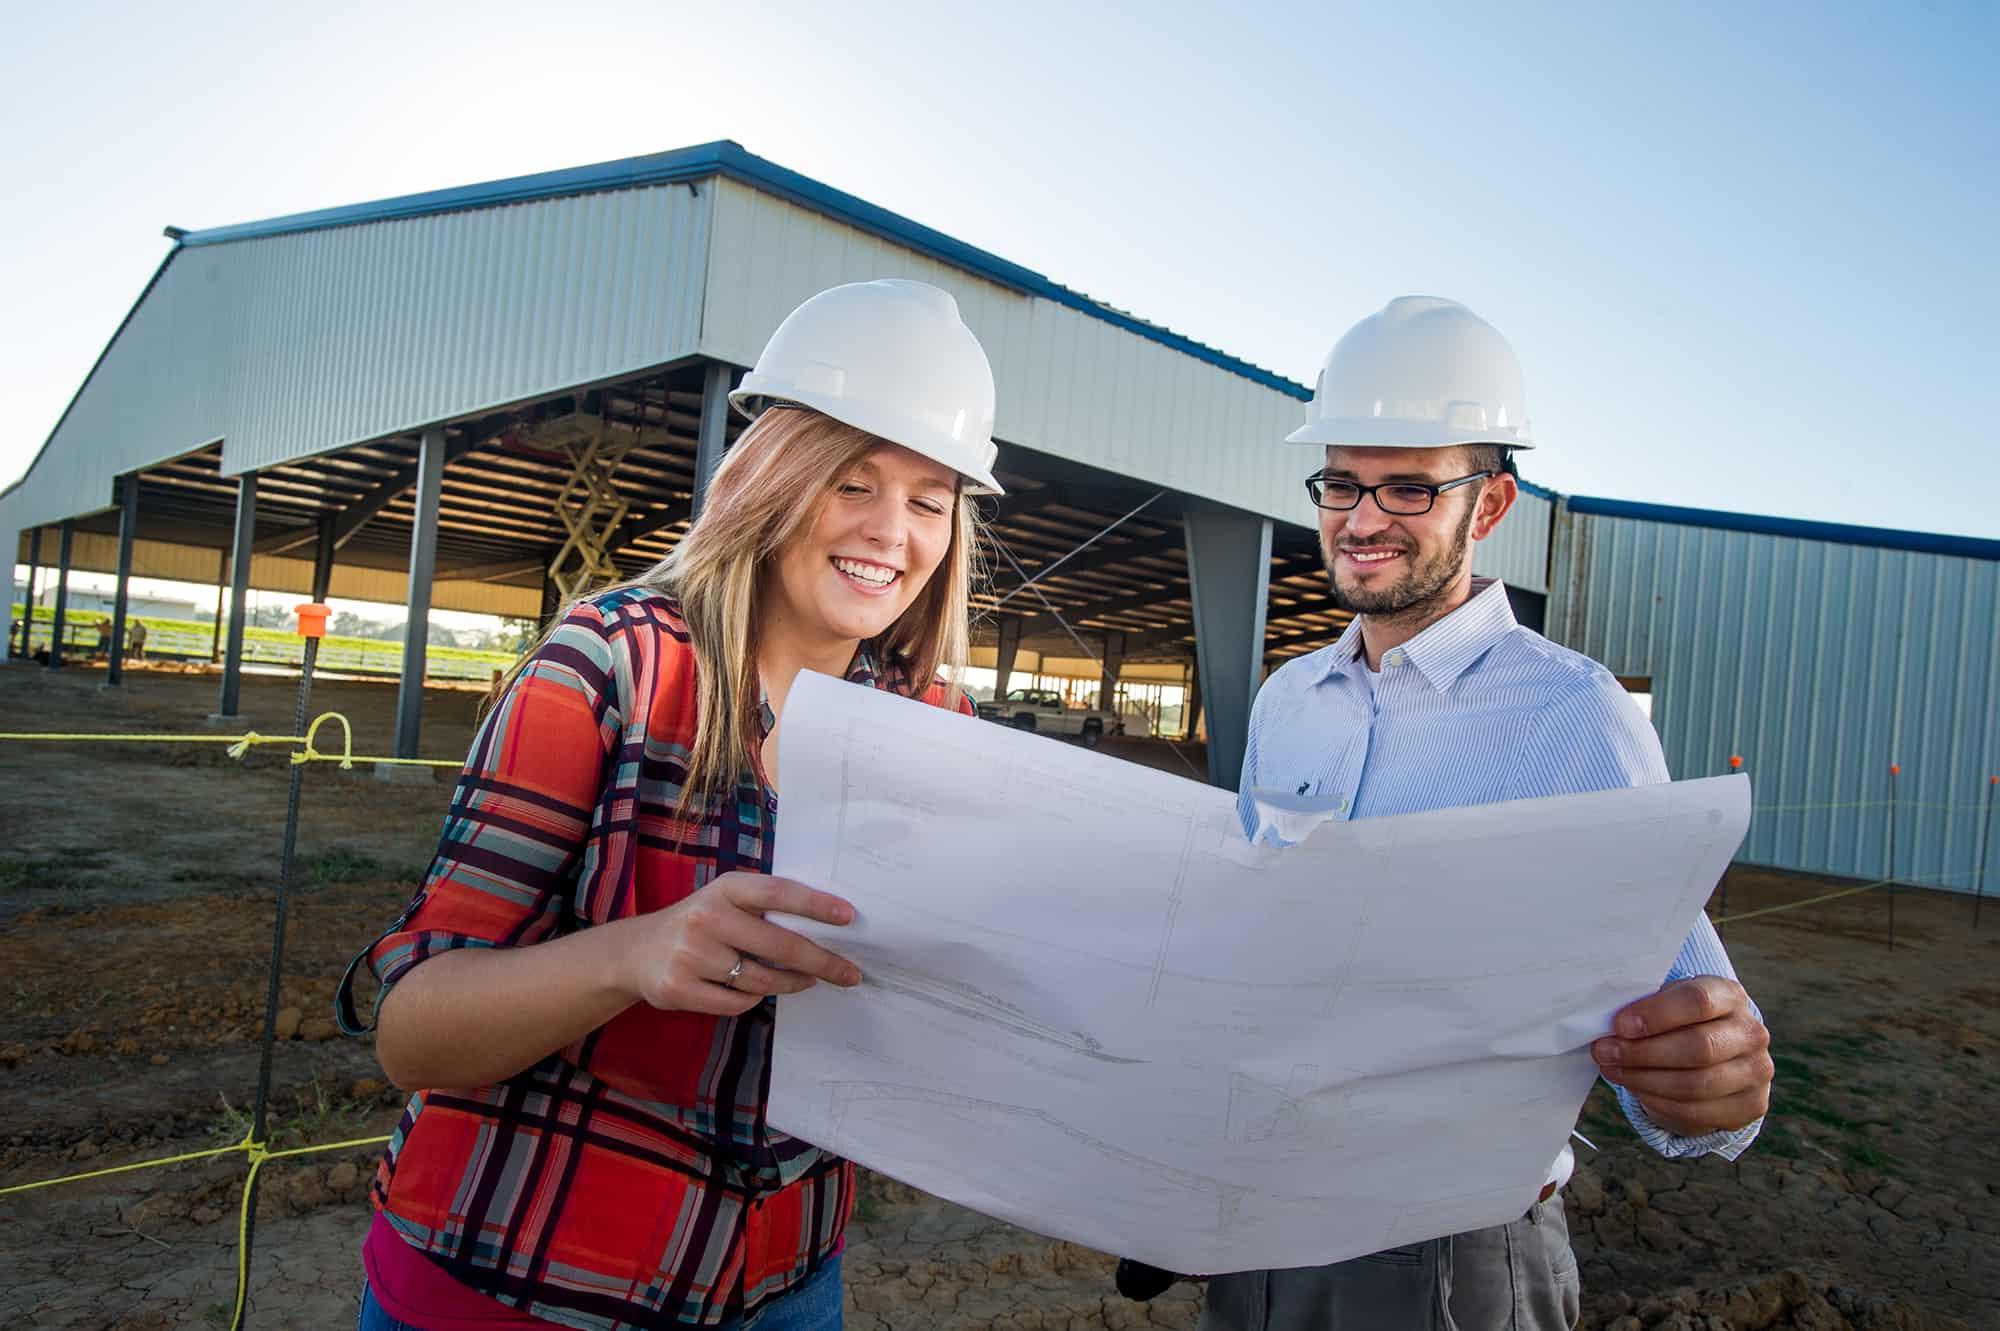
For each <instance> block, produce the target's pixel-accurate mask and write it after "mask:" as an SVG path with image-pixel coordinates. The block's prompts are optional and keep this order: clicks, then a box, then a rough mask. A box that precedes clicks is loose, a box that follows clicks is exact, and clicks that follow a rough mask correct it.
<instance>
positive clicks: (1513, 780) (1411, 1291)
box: [1202, 296, 1771, 1331]
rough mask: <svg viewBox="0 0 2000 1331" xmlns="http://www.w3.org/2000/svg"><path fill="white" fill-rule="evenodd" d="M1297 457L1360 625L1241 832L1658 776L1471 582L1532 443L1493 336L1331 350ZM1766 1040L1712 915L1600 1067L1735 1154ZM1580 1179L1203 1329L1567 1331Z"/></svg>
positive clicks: (1241, 1286)
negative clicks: (1519, 456)
mask: <svg viewBox="0 0 2000 1331" xmlns="http://www.w3.org/2000/svg"><path fill="white" fill-rule="evenodd" d="M1290 441H1291V442H1294V443H1301V444H1312V445H1315V446H1320V447H1323V448H1324V450H1325V457H1324V466H1323V467H1322V468H1321V469H1320V470H1319V471H1317V472H1315V473H1314V474H1313V476H1312V477H1311V478H1310V479H1309V480H1308V481H1307V487H1308V489H1309V491H1310V492H1311V494H1312V497H1313V501H1314V503H1315V504H1317V505H1318V507H1319V510H1320V511H1319V534H1320V549H1321V553H1322V554H1323V555H1324V557H1325V559H1326V565H1327V573H1328V576H1329V578H1330V579H1331V580H1332V583H1333V592H1334V596H1335V598H1336V599H1337V600H1339V601H1340V602H1341V604H1342V605H1344V606H1345V607H1346V608H1348V609H1350V610H1353V611H1354V612H1356V616H1357V617H1356V619H1355V621H1354V622H1353V624H1351V625H1350V626H1349V627H1348V629H1347V631H1346V632H1345V633H1343V634H1342V635H1341V637H1340V639H1339V641H1337V642H1335V643H1334V644H1333V645H1331V646H1329V647H1325V648H1322V649H1321V650H1319V651H1317V652H1314V653H1312V654H1310V655H1308V656H1304V657H1300V658H1299V659H1297V660H1294V661H1290V662H1287V663H1286V664H1285V665H1284V666H1283V667H1281V668H1280V669H1279V670H1278V671H1276V672H1275V673H1274V674H1273V675H1272V676H1271V677H1270V679H1268V680H1267V681H1266V682H1265V684H1264V687H1263V689H1262V690H1261V691H1260V692H1259V694H1258V696H1257V701H1256V704H1255V707H1254V708H1253V710H1252V714H1251V722H1250V743H1249V749H1248V752H1247V753H1246V755H1245V757H1244V762H1243V780H1242V784H1241V790H1242V792H1243V795H1242V801H1243V803H1242V807H1243V816H1244V827H1245V831H1246V832H1247V833H1248V834H1249V835H1251V836H1252V837H1253V838H1260V839H1263V840H1267V841H1269V840H1274V839H1281V838H1278V837H1277V834H1276V830H1275V828H1274V827H1273V826H1272V824H1271V823H1270V822H1269V821H1267V820H1266V819H1265V818H1264V816H1263V814H1262V812H1261V809H1260V804H1259V801H1258V798H1257V796H1258V793H1259V792H1260V791H1265V792H1269V791H1277V792H1283V793H1285V794H1287V795H1292V796H1300V795H1303V796H1317V797H1319V799H1320V800H1322V801H1324V803H1325V805H1326V806H1327V807H1329V808H1332V809H1335V810H1336V811H1337V812H1336V813H1335V814H1334V816H1336V817H1348V818H1373V817H1382V816H1385V815H1390V814H1402V813H1416V812H1421V811H1423V810H1428V809H1438V808H1450V807H1457V806H1462V805H1469V804H1485V803H1492V802H1496V801H1501V800H1514V799H1534V798H1538V797H1542V796H1549V795H1563V794H1574V793H1579V792H1582V791H1590V790H1602V789H1609V788H1614V787H1619V786H1636V785H1645V784H1649V783H1653V782H1661V781H1666V780H1667V779H1668V776H1667V767H1666V760H1665V758H1664V756H1663V755H1662V753H1661V751H1660V744H1659V739H1658V737H1657V736H1656V735H1655V734H1654V733H1653V730H1652V727H1651V726H1650V725H1649V724H1648V723H1647V721H1646V719H1645V717H1644V716H1643V715H1642V714H1641V713H1640V711H1639V709H1638V707H1637V706H1636V705H1635V704H1634V703H1633V702H1632V700H1631V699H1630V698H1629V697H1627V696H1626V695H1625V693H1624V691H1623V690H1622V689H1621V688H1620V687H1619V684H1618V682H1617V680H1615V679H1614V678H1613V677H1612V676H1611V675H1610V674H1609V673H1608V672H1607V671H1606V670H1605V669H1604V668H1603V667H1602V666H1600V665H1598V664H1597V663H1596V662H1594V661H1591V660H1590V659H1589V658H1587V657H1584V656H1581V655H1578V654H1577V653H1575V652H1571V651H1567V650H1565V649H1564V648H1561V647H1558V646H1556V645H1555V644H1553V643H1551V642H1549V641H1548V640H1547V639H1545V638H1543V637H1542V636H1541V635H1540V634H1537V633H1534V632H1531V631H1530V630H1528V629H1525V628H1522V627H1521V626H1519V625H1518V624H1517V623H1515V620H1514V615H1513V612H1512V610H1511V609H1510V607H1509V605H1508V602H1507V595H1506V588H1505V587H1503V586H1501V585H1500V584H1499V583H1498V582H1495V581H1493V580H1491V579H1484V578H1475V577H1473V575H1472V550H1473V546H1474V544H1475V543H1476V542H1478V541H1480V540H1483V539H1485V538H1486V537H1487V536H1489V535H1490V534H1491V533H1492V532H1493V530H1494V528H1495V527H1497V526H1499V524H1500V522H1501V520H1502V519H1503V518H1505V517H1506V516H1507V511H1508V510H1509V509H1510V508H1511V507H1512V506H1513V503H1514V500H1515V498H1516V496H1517V495H1518V493H1519V490H1518V486H1517V483H1516V481H1515V478H1514V474H1513V470H1514V469H1513V463H1512V460H1511V455H1512V453H1513V452H1514V451H1515V450H1517V449H1524V448H1529V447H1532V446H1533V445H1532V441H1531V438H1530V435H1529V431H1528V421H1527V414H1526V410H1525V407H1524V404H1523V401H1522V395H1521V375H1520V369H1519V366H1518V365H1517V363H1516V362H1515V359H1514V354H1513V352H1512V350H1511V349H1509V347H1508V346H1507V343H1506V342H1505V341H1504V340H1503V339H1502V338H1501V336H1500V334H1499V333H1498V332H1496V331H1495V330H1494V329H1493V328H1492V327H1491V326H1490V325H1488V324H1486V323H1485V322H1484V321H1482V320H1480V319H1479V318H1478V317H1477V316H1475V315H1474V314H1473V313H1472V312H1471V311H1470V310H1467V309H1466V308H1465V307H1464V306H1462V305H1459V304H1456V303H1455V302H1452V301H1447V300H1436V299H1432V298H1428V297H1417V296H1406V297H1403V298H1401V299H1399V300H1395V301H1392V302H1390V304H1389V305H1388V306H1387V307H1386V308H1385V309H1383V310H1382V311H1381V312H1380V313H1379V314H1375V315H1373V316H1371V317H1369V318H1367V319H1364V320H1362V321H1361V323H1359V324H1357V325H1356V326H1355V327H1354V328H1353V329H1352V330H1351V331H1349V333H1348V334H1347V336H1346V337H1344V338H1342V339H1341V340H1340V342H1339V343H1338V344H1337V345H1336V346H1335V347H1334V349H1333V351H1332V353H1331V354H1330V355H1329V356H1328V358H1327V362H1326V367H1325V369H1324V370H1323V371H1322V373H1321V375H1320V380H1319V385H1318V388H1317V391H1316V392H1315V393H1314V395H1313V400H1312V403H1311V405H1310V406H1309V407H1308V408H1307V410H1306V423H1305V424H1304V425H1303V426H1302V427H1300V428H1299V429H1298V430H1296V431H1294V432H1293V433H1292V435H1291V436H1290ZM1768 1043H1769V1036H1768V1033H1767V1032H1766V1031H1765V1029H1764V1025H1763V1023H1762V1021H1761V1020H1760V1019H1759V1017H1758V1015H1757V1012H1756V1009H1755V1008H1754V1007H1753V1006H1752V1005H1751V1003H1750V1001H1749V997H1748V995H1746V994H1745V993H1744V991H1743V987H1742V986H1741V985H1739V984H1738V983H1737V982H1736V979H1735V972H1734V970H1733V969H1732V968H1731V966H1730V964H1729V959H1728V957H1727V955H1725V953H1724V952H1723V950H1722V945H1721V942H1720V940H1718V939H1717V937H1716V935H1715V931H1714V929H1713V928H1712V927H1710V925H1709V923H1708V920H1707V918H1706V917H1703V918H1702V919H1701V920H1700V921H1699V922H1698V923H1697V924H1696V926H1695V929H1694V932H1693V933H1692V934H1690V935H1689V937H1688V939H1687V942H1686V943H1685V944H1684V945H1683V947H1682V949H1681V952H1680V955H1679V956H1678V957H1677V958H1676V959H1675V962H1674V966H1673V969H1672V970H1671V972H1670V973H1669V974H1668V977H1667V983H1666V984H1665V986H1664V987H1662V988H1661V989H1660V990H1659V991H1658V992H1657V993H1655V994H1653V995H1651V996H1649V997H1647V998H1644V999H1641V1000H1640V1001H1638V1002H1636V1003H1633V1004H1632V1005H1630V1006H1629V1007H1627V1008H1625V1009H1624V1010H1623V1011H1621V1012H1620V1013H1619V1014H1618V1015H1617V1016H1616V1018H1615V1019H1614V1021H1613V1032H1612V1033H1611V1034H1610V1035H1608V1036H1607V1037H1606V1038H1603V1039H1600V1040H1598V1041H1597V1042H1596V1043H1595V1044H1594V1045H1593V1046H1592V1052H1593V1054H1594V1056H1595V1057H1596V1059H1597V1062H1598V1065H1599V1068H1600V1070H1601V1071H1602V1073H1603V1075H1604V1077H1605V1079H1606V1080H1608V1081H1609V1082H1611V1083H1612V1085H1613V1087H1614V1088H1615V1089H1616V1090H1617V1093H1618V1097H1619V1100H1620V1101H1621V1102H1622V1103H1623V1105H1624V1108H1625V1113H1626V1115H1627V1116H1628V1117H1629V1118H1630V1119H1631V1121H1632V1125H1633V1126H1634V1127H1635V1128H1636V1129H1637V1130H1638V1132H1639V1135H1640V1137H1641V1138H1642V1139H1644V1140H1645V1142H1646V1143H1647V1145H1649V1146H1651V1147H1652V1148H1653V1149H1654V1150H1656V1151H1658V1152H1660V1153H1661V1154H1662V1155H1666V1156H1670V1157H1684V1156H1697V1155H1704V1154H1708V1153H1710V1152H1713V1153H1716V1154H1719V1155H1721V1156H1723V1157H1724V1158H1727V1159H1734V1158H1735V1157H1736V1156H1737V1155H1738V1154H1740V1153H1741V1152H1742V1151H1743V1150H1744V1149H1745V1148H1747V1147H1748V1146H1749V1144H1750V1142H1751V1140H1752V1139H1753V1138H1754V1137H1755V1136H1756V1133H1757V1128H1758V1126H1759V1124H1760V1122H1761V1120H1762V1116H1763V1114H1764V1111H1765V1109H1766V1107H1767V1105H1768V1104H1769V1098H1770V1081H1771V1060H1770V1057H1769V1055H1768V1053H1767V1052H1766V1046H1767V1045H1768ZM1571 1163H1572V1157H1571V1155H1570V1153H1569V1151H1568V1149H1567V1148H1565V1150H1564V1151H1563V1153H1562V1156H1561V1157H1560V1158H1559V1159H1558V1160H1557V1161H1555V1162H1554V1164H1553V1165H1552V1166H1551V1168H1550V1175H1549V1184H1548V1186H1547V1187H1545V1188H1544V1189H1543V1191H1542V1199H1541V1200H1540V1201H1537V1202H1536V1203H1535V1204H1534V1205H1533V1206H1532V1207H1530V1208H1529V1209H1528V1211H1527V1213H1526V1214H1525V1215H1523V1216H1522V1217H1521V1218H1520V1219H1518V1220H1516V1221H1514V1222H1512V1223H1510V1224H1507V1225H1502V1226H1498V1227H1496V1228H1494V1229H1489V1230H1482V1231H1479V1232H1476V1233H1471V1234H1459V1235H1454V1236H1452V1237H1450V1238H1445V1239H1436V1240H1432V1241H1431V1242H1428V1243H1420V1244H1414V1245H1411V1246H1410V1247H1408V1248H1398V1249H1393V1250H1391V1251H1389V1252H1385V1253H1378V1254H1375V1255H1374V1256H1371V1257H1363V1258H1359V1259H1357V1260H1355V1261H1351V1262H1343V1263H1340V1264H1338V1265H1334V1266H1326V1267H1317V1268H1304V1269H1297V1270H1285V1271H1253V1272H1242V1273H1238V1274H1233V1275H1225V1276H1217V1277H1215V1278H1214V1279H1213V1280H1211V1281H1210V1282H1209V1287H1208V1298H1207V1306H1206V1308H1205V1309H1204V1312H1203V1316H1202V1325H1203V1326H1204V1327H1208V1328H1216V1329H1217V1331H1221V1329H1223V1328H1228V1329H1229V1331H1253V1329H1258V1331H1261V1329H1262V1328H1270V1331H1306V1329H1308V1328H1327V1329H1328V1331H1332V1328H1352V1327H1389V1328H1401V1327H1432V1326H1456V1327H1460V1328H1463V1331H1486V1329H1487V1328H1535V1329H1536V1331H1539V1329H1540V1328H1544V1327H1569V1326H1573V1325H1574V1324H1575V1323H1576V1320H1577V1316H1578V1303H1579V1298H1580V1290H1579V1285H1578V1280H1577V1274H1576V1259H1575V1257H1574V1256H1573V1255H1572V1254H1571V1253H1570V1250H1569V1232H1568V1229H1567V1227H1566V1226H1565V1224H1564V1222H1563V1214H1562V1202H1561V1198H1560V1195H1559V1193H1558V1191H1557V1190H1558V1189H1559V1188H1560V1187H1561V1185H1562V1184H1563V1183H1564V1182H1566V1181H1567V1180H1568V1178H1569V1171H1570V1167H1571ZM1523 1200H1524V1201H1526V1200H1527V1199H1525V1198H1524V1199H1523Z"/></svg>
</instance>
